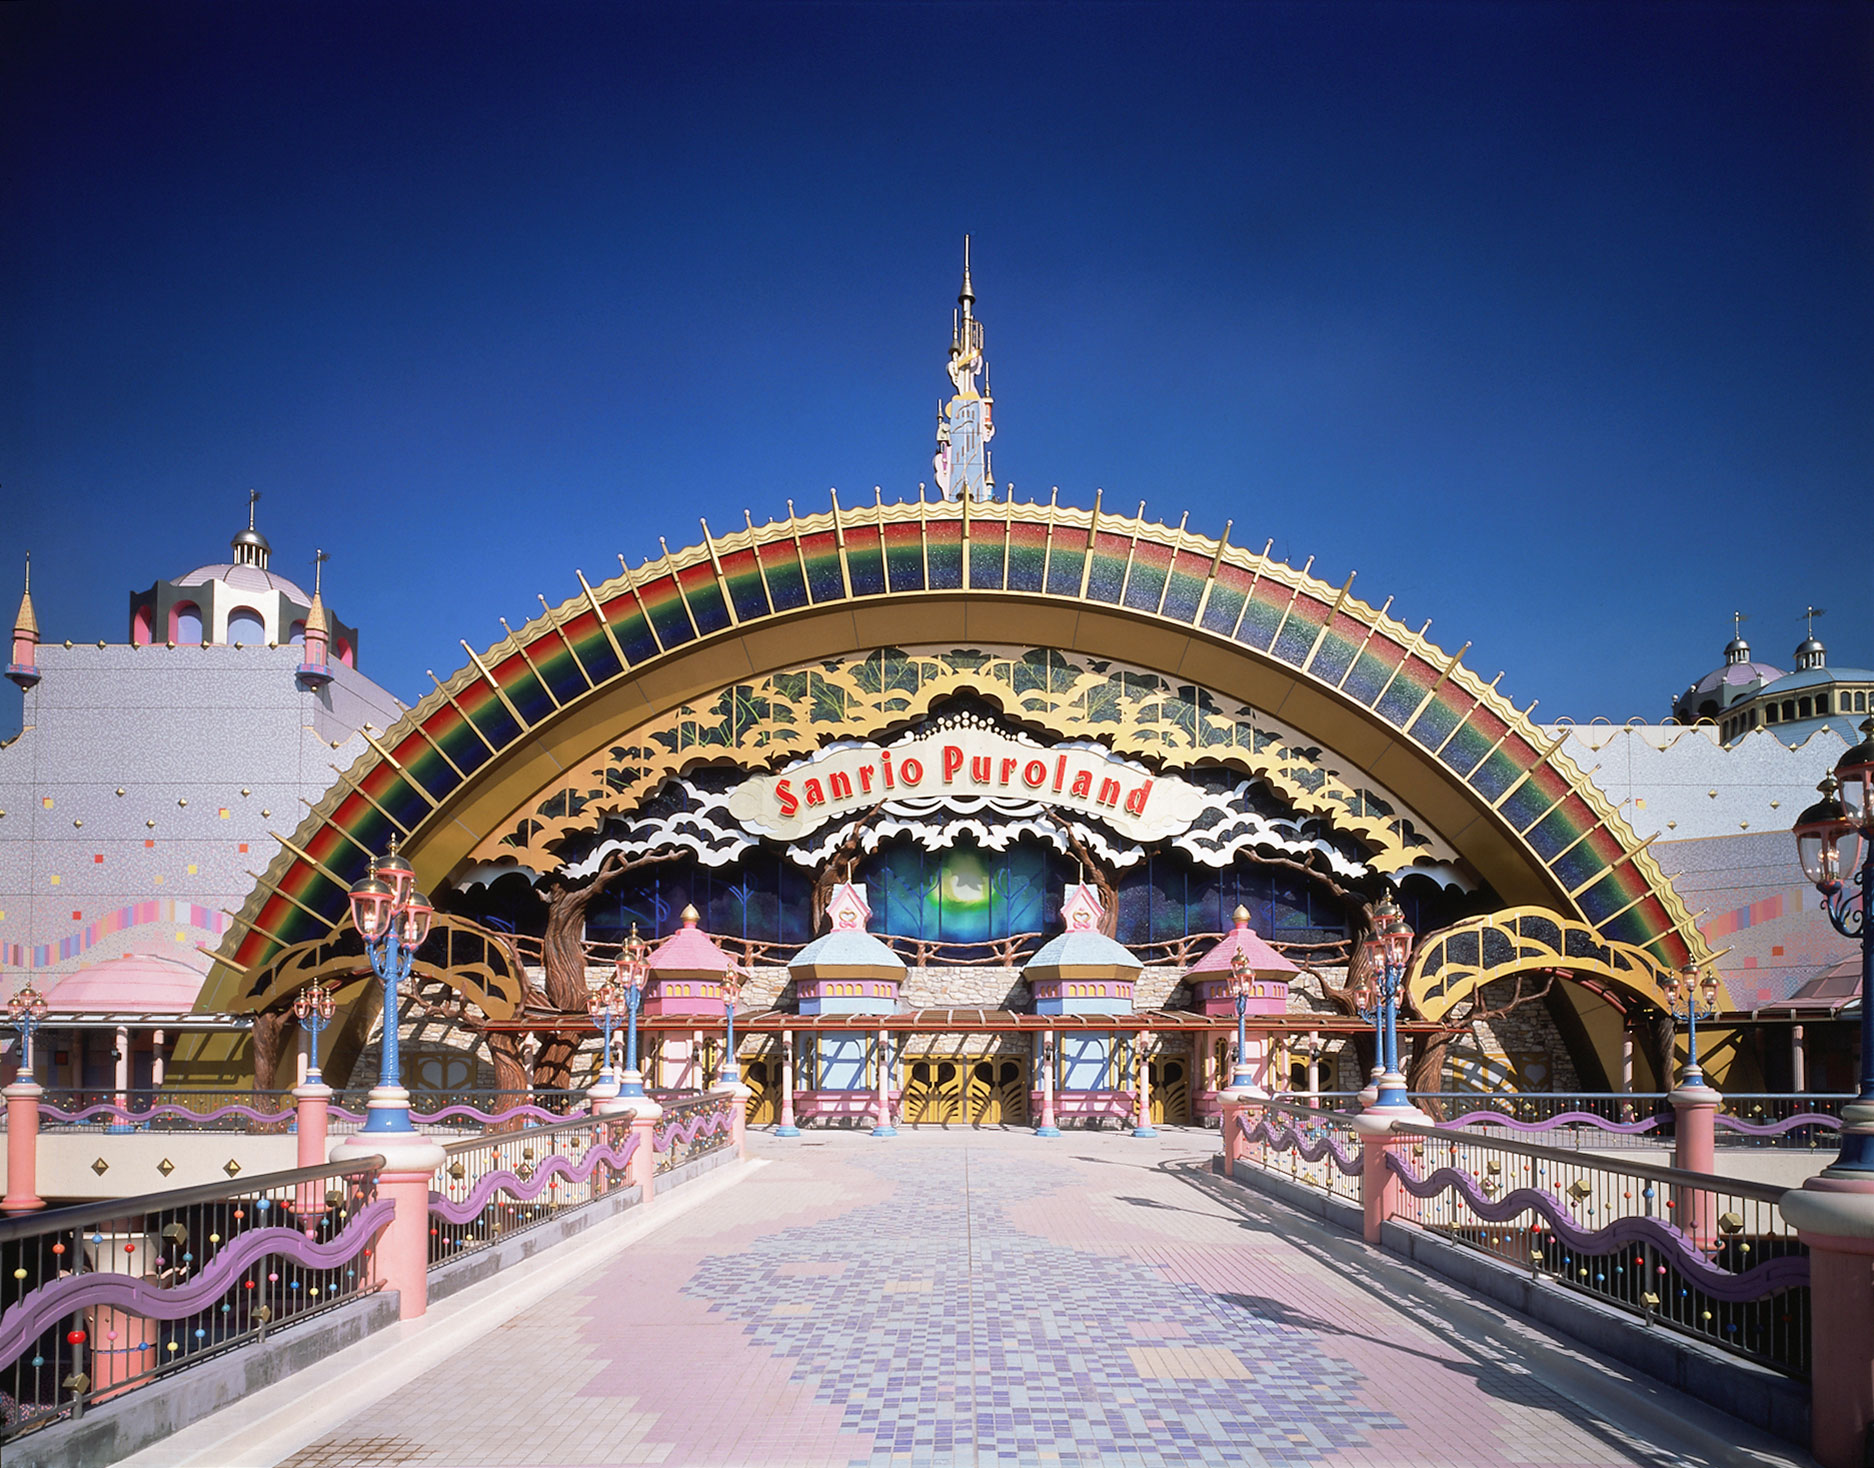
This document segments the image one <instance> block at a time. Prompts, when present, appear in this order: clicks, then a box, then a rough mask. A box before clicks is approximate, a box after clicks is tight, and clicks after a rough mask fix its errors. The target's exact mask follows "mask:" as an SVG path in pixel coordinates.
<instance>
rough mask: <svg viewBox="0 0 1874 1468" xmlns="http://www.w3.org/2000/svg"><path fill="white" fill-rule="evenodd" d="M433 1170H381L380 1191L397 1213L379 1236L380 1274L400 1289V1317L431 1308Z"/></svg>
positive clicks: (406, 1316)
mask: <svg viewBox="0 0 1874 1468" xmlns="http://www.w3.org/2000/svg"><path fill="white" fill-rule="evenodd" d="M434 1177H435V1173H434V1172H433V1171H426V1172H380V1173H379V1174H378V1175H377V1195H378V1197H380V1198H389V1199H390V1200H391V1201H393V1202H394V1203H396V1205H397V1216H396V1217H395V1218H393V1219H391V1221H390V1222H389V1224H387V1225H386V1226H385V1229H384V1232H383V1233H381V1234H379V1235H378V1239H377V1277H378V1278H379V1279H380V1280H382V1281H383V1282H384V1284H385V1285H386V1286H387V1287H389V1288H390V1289H393V1290H395V1291H397V1317H398V1319H400V1320H415V1319H417V1318H418V1317H420V1316H422V1315H424V1314H426V1313H428V1311H429V1188H430V1182H431V1181H432V1179H434Z"/></svg>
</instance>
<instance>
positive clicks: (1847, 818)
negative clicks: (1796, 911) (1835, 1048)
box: [1791, 719, 1874, 1175]
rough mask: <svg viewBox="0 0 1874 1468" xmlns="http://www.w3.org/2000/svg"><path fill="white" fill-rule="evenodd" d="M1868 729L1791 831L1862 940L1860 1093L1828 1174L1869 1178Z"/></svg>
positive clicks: (1872, 980) (1804, 859)
mask: <svg viewBox="0 0 1874 1468" xmlns="http://www.w3.org/2000/svg"><path fill="white" fill-rule="evenodd" d="M1861 733H1862V736H1863V737H1862V740H1861V742H1860V743H1859V744H1857V745H1855V746H1853V747H1852V748H1851V749H1849V750H1848V751H1847V752H1846V753H1845V754H1843V755H1842V757H1841V758H1840V759H1839V760H1837V761H1836V762H1835V770H1834V773H1833V774H1831V775H1829V776H1828V777H1826V778H1825V779H1824V780H1823V781H1822V783H1821V784H1820V785H1819V786H1817V787H1816V788H1817V789H1818V790H1819V791H1820V792H1821V794H1822V798H1821V799H1820V800H1818V801H1817V802H1816V803H1815V804H1814V805H1812V806H1810V807H1809V808H1808V809H1807V810H1806V811H1804V812H1803V813H1802V814H1801V815H1800V816H1798V817H1797V818H1796V824H1795V825H1794V826H1793V827H1792V828H1791V834H1792V835H1794V836H1795V838H1796V857H1797V860H1798V861H1800V862H1801V863H1802V871H1803V875H1804V876H1805V877H1807V878H1808V879H1809V880H1810V881H1811V882H1812V883H1814V884H1815V887H1816V890H1817V891H1819V892H1820V893H1821V894H1822V905H1823V908H1824V910H1825V911H1826V912H1827V913H1828V920H1829V922H1831V923H1832V924H1834V927H1835V931H1836V932H1838V933H1840V934H1841V935H1842V937H1844V938H1850V939H1856V940H1859V942H1860V944H1861V1087H1860V1094H1859V1095H1858V1096H1857V1097H1856V1098H1855V1099H1854V1100H1853V1101H1852V1102H1851V1103H1849V1104H1848V1105H1847V1106H1845V1107H1843V1108H1842V1129H1841V1154H1840V1155H1839V1156H1838V1157H1837V1158H1836V1159H1835V1161H1834V1163H1833V1164H1832V1165H1831V1166H1830V1167H1829V1168H1828V1171H1829V1172H1835V1173H1839V1172H1848V1173H1854V1174H1859V1175H1865V1174H1868V1173H1874V924H1870V923H1869V922H1868V912H1867V907H1868V899H1869V894H1870V893H1871V892H1874V841H1870V840H1869V837H1870V836H1874V719H1869V720H1867V722H1866V723H1864V724H1862V725H1861ZM1851 884H1852V886H1853V888H1854V890H1853V891H1850V885H1851Z"/></svg>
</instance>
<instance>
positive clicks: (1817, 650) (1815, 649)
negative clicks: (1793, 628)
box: [1796, 607, 1828, 673]
mask: <svg viewBox="0 0 1874 1468" xmlns="http://www.w3.org/2000/svg"><path fill="white" fill-rule="evenodd" d="M1826 614H1827V608H1826V607H1805V608H1803V613H1802V615H1803V620H1804V621H1805V622H1807V623H1808V635H1807V636H1805V637H1804V638H1803V640H1802V641H1801V642H1799V643H1797V644H1796V671H1797V672H1798V673H1807V672H1810V671H1812V670H1813V669H1816V668H1826V667H1827V666H1828V649H1827V648H1826V647H1824V646H1822V644H1821V642H1820V640H1819V639H1818V638H1817V637H1816V635H1815V619H1816V618H1817V617H1820V616H1825V615H1826Z"/></svg>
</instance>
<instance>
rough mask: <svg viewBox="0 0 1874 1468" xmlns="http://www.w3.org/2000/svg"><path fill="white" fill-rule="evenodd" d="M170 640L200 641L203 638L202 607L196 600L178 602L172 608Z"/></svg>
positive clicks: (181, 641) (170, 612)
mask: <svg viewBox="0 0 1874 1468" xmlns="http://www.w3.org/2000/svg"><path fill="white" fill-rule="evenodd" d="M169 640H170V641H171V642H180V643H199V642H200V641H201V640H202V609H201V608H200V607H198V606H197V605H196V604H195V603H194V602H192V601H184V602H177V603H176V605H175V606H173V607H171V608H170V610H169Z"/></svg>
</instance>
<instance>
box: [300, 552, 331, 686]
mask: <svg viewBox="0 0 1874 1468" xmlns="http://www.w3.org/2000/svg"><path fill="white" fill-rule="evenodd" d="M325 561H326V555H325V552H324V551H322V550H320V551H314V552H313V555H312V605H311V606H310V607H309V608H307V610H306V622H305V627H306V643H305V647H304V648H303V649H302V651H301V654H300V659H299V681H300V682H301V683H302V684H304V685H305V686H307V687H309V688H322V687H324V686H325V685H326V684H327V683H330V682H331V681H332V667H331V664H330V663H329V662H328V661H327V656H328V654H327V647H328V645H329V644H330V641H331V636H332V633H331V629H330V627H329V626H328V625H327V624H326V620H325V600H324V598H323V597H321V595H320V594H319V593H320V583H321V582H322V581H323V579H324V574H323V573H324V571H325Z"/></svg>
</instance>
